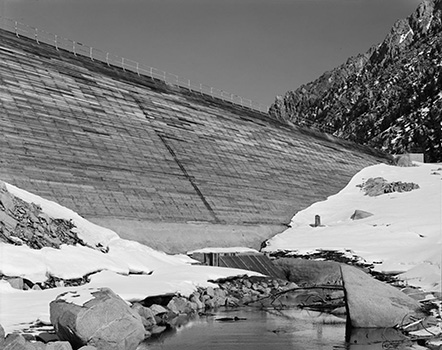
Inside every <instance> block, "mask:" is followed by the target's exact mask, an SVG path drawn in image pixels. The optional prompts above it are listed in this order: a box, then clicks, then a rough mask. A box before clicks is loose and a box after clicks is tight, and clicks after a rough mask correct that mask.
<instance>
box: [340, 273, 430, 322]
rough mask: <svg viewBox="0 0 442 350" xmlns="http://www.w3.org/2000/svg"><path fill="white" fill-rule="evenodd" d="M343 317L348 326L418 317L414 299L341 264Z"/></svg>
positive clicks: (418, 308)
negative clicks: (343, 301) (344, 310)
mask: <svg viewBox="0 0 442 350" xmlns="http://www.w3.org/2000/svg"><path fill="white" fill-rule="evenodd" d="M341 271H342V280H343V284H344V290H345V297H346V307H347V318H348V322H349V326H351V327H352V328H389V327H394V326H396V325H400V324H403V323H404V322H406V321H407V320H408V317H410V316H416V317H420V316H421V313H420V305H419V303H418V302H416V301H415V300H413V299H412V298H410V297H409V296H408V295H406V294H404V293H402V292H401V291H400V290H398V289H396V288H394V287H393V286H391V285H389V284H386V283H384V282H380V281H378V280H375V279H374V278H373V277H371V276H369V275H367V274H366V273H365V272H363V271H361V270H359V269H357V268H355V267H352V266H348V265H341Z"/></svg>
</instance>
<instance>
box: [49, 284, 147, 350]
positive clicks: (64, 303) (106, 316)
mask: <svg viewBox="0 0 442 350" xmlns="http://www.w3.org/2000/svg"><path fill="white" fill-rule="evenodd" d="M50 316H51V323H52V324H53V326H54V328H55V331H56V332H57V335H58V337H59V338H60V340H67V341H69V342H70V343H71V344H72V346H73V347H74V348H80V347H81V346H84V345H92V346H95V347H96V348H97V349H98V350H134V349H135V348H136V347H137V346H138V344H139V343H140V342H141V341H142V340H143V339H144V336H145V331H144V327H143V322H142V321H141V317H140V315H138V313H136V312H134V311H133V310H131V309H130V307H129V306H128V305H127V304H126V302H125V301H124V300H123V299H121V298H120V297H119V296H118V295H116V294H115V293H114V292H113V291H111V290H110V289H108V288H100V289H94V290H90V289H89V290H86V289H85V290H82V291H75V292H66V293H64V294H61V295H59V296H58V297H57V299H56V300H54V301H52V302H51V303H50Z"/></svg>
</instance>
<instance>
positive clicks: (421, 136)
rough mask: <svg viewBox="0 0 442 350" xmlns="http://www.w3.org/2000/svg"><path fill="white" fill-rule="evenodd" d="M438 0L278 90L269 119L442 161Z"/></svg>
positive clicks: (441, 1) (441, 2)
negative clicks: (360, 49) (313, 75)
mask: <svg viewBox="0 0 442 350" xmlns="http://www.w3.org/2000/svg"><path fill="white" fill-rule="evenodd" d="M441 54H442V0H425V1H423V2H422V3H421V4H420V5H419V7H418V8H417V10H416V11H415V12H414V13H413V14H411V15H410V16H409V17H407V18H405V19H400V20H398V21H397V22H396V23H395V24H394V25H393V27H392V29H391V30H390V32H389V33H388V34H387V36H386V37H385V39H384V41H383V42H382V43H380V44H379V45H375V46H372V47H371V48H370V49H369V50H368V51H367V52H366V53H362V54H359V55H356V56H353V57H350V58H349V59H348V60H347V62H345V63H344V64H342V65H340V66H339V67H337V68H335V69H333V70H331V71H328V72H325V73H324V74H323V75H321V76H320V77H319V78H318V79H316V80H315V81H313V82H310V83H308V84H305V85H302V86H300V87H299V88H298V89H296V90H294V91H289V92H287V93H286V94H285V96H283V97H282V96H277V97H276V100H275V102H274V103H273V104H272V105H271V106H270V108H269V114H270V116H271V117H273V118H275V119H278V120H280V121H283V122H286V123H293V124H296V125H300V126H304V125H311V124H313V125H316V126H318V125H319V126H322V127H326V128H327V129H331V130H332V133H333V134H334V135H335V136H339V137H342V138H344V139H348V140H351V141H354V142H357V143H360V144H364V145H368V146H370V147H374V148H377V149H380V150H383V151H386V152H390V153H404V152H413V151H419V152H423V153H425V157H426V160H427V161H431V162H435V161H442V141H441V139H442V132H441V123H442V118H441V114H442V74H441V67H442V62H441V60H440V57H441Z"/></svg>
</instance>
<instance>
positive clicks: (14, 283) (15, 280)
mask: <svg viewBox="0 0 442 350" xmlns="http://www.w3.org/2000/svg"><path fill="white" fill-rule="evenodd" d="M7 281H8V283H9V284H10V285H11V287H12V288H14V289H20V290H23V289H24V283H23V278H21V277H12V278H8V279H7Z"/></svg>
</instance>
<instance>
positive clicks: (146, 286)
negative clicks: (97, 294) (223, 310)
mask: <svg viewBox="0 0 442 350" xmlns="http://www.w3.org/2000/svg"><path fill="white" fill-rule="evenodd" d="M6 188H7V189H8V191H9V192H11V193H12V194H13V195H15V196H17V197H19V198H21V199H23V200H25V201H27V202H33V203H35V204H37V205H40V206H41V208H42V211H43V212H44V213H45V214H47V215H49V216H50V217H52V218H63V219H67V220H72V221H73V222H74V223H75V225H76V227H77V228H76V230H77V234H78V236H79V237H80V238H81V239H82V240H83V241H85V242H86V243H87V244H88V245H89V246H81V245H77V246H69V245H62V246H61V247H60V249H55V248H49V247H46V248H43V249H40V250H37V249H31V248H29V247H27V246H15V245H10V244H6V243H0V274H3V275H5V276H11V277H12V276H15V277H22V278H26V279H28V280H30V281H32V282H34V283H36V282H43V281H46V280H47V279H48V277H50V276H52V277H58V278H61V279H74V278H80V277H83V276H85V275H89V274H92V275H90V276H89V277H90V282H89V283H87V284H85V285H83V286H78V287H58V288H53V289H46V290H27V291H22V290H17V289H13V288H12V287H11V286H10V284H9V283H8V282H6V281H5V280H0V310H1V312H0V324H1V325H2V326H3V327H4V329H5V331H6V333H11V332H13V331H17V330H23V329H26V328H28V327H29V326H30V325H31V324H32V323H34V322H37V321H41V322H43V323H45V324H50V319H49V303H50V302H51V301H52V300H55V299H56V298H57V296H59V295H60V294H63V293H68V294H65V296H64V298H68V300H70V301H72V302H75V303H77V304H79V305H80V304H82V303H84V302H86V301H87V300H89V299H90V298H91V291H93V290H96V289H98V288H102V287H108V288H110V289H112V290H113V291H114V292H115V293H116V294H118V295H120V297H122V298H123V299H124V300H126V301H128V302H129V301H130V302H133V301H139V300H143V299H145V298H146V297H148V296H155V295H162V294H168V293H180V294H181V295H183V296H189V295H190V294H191V293H192V292H194V291H195V290H196V289H197V287H209V286H212V287H214V286H216V285H215V284H214V283H211V282H209V281H210V280H216V279H219V278H226V277H230V276H237V275H245V274H248V275H260V274H259V273H254V272H251V271H246V270H240V269H228V268H221V267H210V266H198V265H193V264H195V263H197V261H196V260H194V259H191V258H190V257H188V256H186V255H168V254H166V253H163V252H160V251H156V250H154V249H152V248H150V247H147V246H145V245H142V244H140V243H138V242H134V241H129V240H124V239H121V238H120V237H119V236H118V235H117V234H116V233H115V232H113V231H111V230H109V229H106V228H103V227H100V226H97V225H95V224H93V223H90V222H89V221H87V220H85V219H84V218H82V217H80V216H79V215H78V214H77V213H75V212H73V211H72V210H69V209H67V208H64V207H62V206H60V205H58V204H57V203H54V202H51V201H48V200H46V199H44V198H41V197H39V196H36V195H34V194H31V193H29V192H26V191H24V190H22V189H19V188H17V187H15V186H12V185H9V184H6ZM93 247H107V248H108V252H107V253H104V252H103V251H101V250H99V249H94V248H93Z"/></svg>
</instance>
